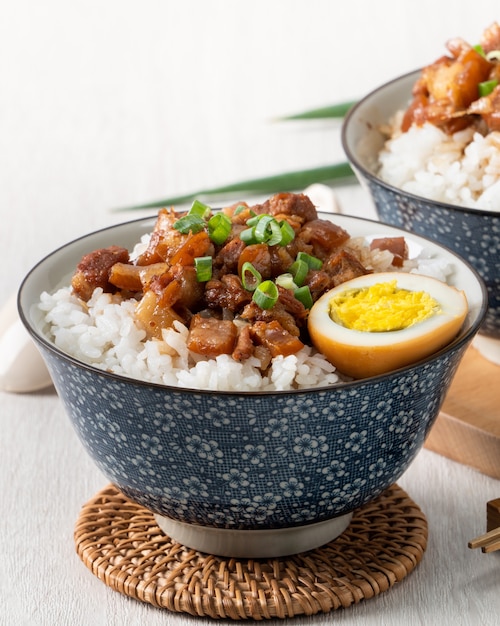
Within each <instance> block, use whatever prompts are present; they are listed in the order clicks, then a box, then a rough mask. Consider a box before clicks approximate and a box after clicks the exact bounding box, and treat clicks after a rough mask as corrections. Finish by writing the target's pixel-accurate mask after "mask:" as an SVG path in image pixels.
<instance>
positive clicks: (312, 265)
mask: <svg viewBox="0 0 500 626" xmlns="http://www.w3.org/2000/svg"><path fill="white" fill-rule="evenodd" d="M297 261H305V262H306V263H307V266H308V267H309V269H310V270H319V269H321V266H322V265H323V261H322V260H321V259H318V257H315V256H311V255H310V254H307V252H299V253H298V254H297Z"/></svg>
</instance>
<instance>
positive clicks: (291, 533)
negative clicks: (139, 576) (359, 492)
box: [155, 513, 352, 559]
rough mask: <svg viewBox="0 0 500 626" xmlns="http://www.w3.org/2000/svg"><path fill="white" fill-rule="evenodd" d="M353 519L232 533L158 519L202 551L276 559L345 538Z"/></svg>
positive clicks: (176, 537) (163, 526)
mask: <svg viewBox="0 0 500 626" xmlns="http://www.w3.org/2000/svg"><path fill="white" fill-rule="evenodd" d="M351 519H352V513H347V514H346V515H340V516H339V517H334V518H333V519H329V520H325V521H323V522H317V523H314V524H308V525H305V526H297V527H294V528H278V529H272V530H271V529H263V530H232V529H226V528H213V527H207V526H198V525H196V524H186V523H184V522H179V521H178V520H174V519H171V518H169V517H162V516H160V515H156V516H155V520H156V523H157V524H158V526H159V527H160V528H161V530H162V531H163V532H164V533H165V534H166V535H168V536H169V537H170V538H171V539H173V540H174V541H178V542H179V543H182V544H183V545H185V546H187V547H189V548H192V549H194V550H199V551H200V552H206V553H208V554H216V555H217V556H227V557H234V558H239V559H240V558H244V559H261V558H276V557H280V556H288V555H290V554H298V553H299V552H307V551H308V550H313V549H314V548H318V547H319V546H322V545H324V544H325V543H328V542H329V541H333V540H334V539H336V538H337V537H338V536H339V535H341V534H342V533H343V532H344V530H345V529H346V528H347V527H348V526H349V524H350V522H351Z"/></svg>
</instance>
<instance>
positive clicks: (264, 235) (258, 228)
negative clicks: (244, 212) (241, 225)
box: [248, 215, 276, 243]
mask: <svg viewBox="0 0 500 626" xmlns="http://www.w3.org/2000/svg"><path fill="white" fill-rule="evenodd" d="M259 218H260V219H259V221H258V222H257V223H256V224H255V225H254V235H255V239H257V241H258V242H259V243H267V240H268V239H269V236H270V234H269V233H270V225H271V223H272V222H273V221H276V220H275V219H274V217H272V216H271V215H259ZM254 219H255V218H252V219H251V220H248V222H251V221H252V222H253V220H254ZM250 226H252V224H250Z"/></svg>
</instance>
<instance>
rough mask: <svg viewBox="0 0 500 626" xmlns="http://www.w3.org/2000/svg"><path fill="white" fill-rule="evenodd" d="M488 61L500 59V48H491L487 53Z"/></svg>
mask: <svg viewBox="0 0 500 626" xmlns="http://www.w3.org/2000/svg"><path fill="white" fill-rule="evenodd" d="M486 59H487V60H488V61H500V50H490V52H488V54H487V55H486Z"/></svg>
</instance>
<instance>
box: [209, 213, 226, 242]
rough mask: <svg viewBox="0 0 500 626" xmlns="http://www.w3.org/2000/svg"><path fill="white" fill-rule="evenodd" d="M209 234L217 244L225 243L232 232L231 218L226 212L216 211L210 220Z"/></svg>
mask: <svg viewBox="0 0 500 626" xmlns="http://www.w3.org/2000/svg"><path fill="white" fill-rule="evenodd" d="M207 227H208V236H209V237H210V239H211V241H213V242H214V243H215V244H217V245H220V244H223V243H224V242H225V241H226V239H227V238H228V237H229V235H230V234H231V220H230V219H229V217H228V216H227V215H225V214H224V213H216V214H215V215H212V217H211V218H210V219H209V220H208V224H207Z"/></svg>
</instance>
